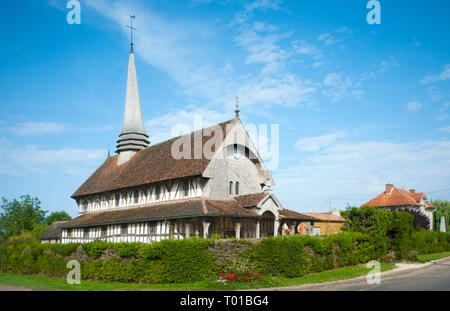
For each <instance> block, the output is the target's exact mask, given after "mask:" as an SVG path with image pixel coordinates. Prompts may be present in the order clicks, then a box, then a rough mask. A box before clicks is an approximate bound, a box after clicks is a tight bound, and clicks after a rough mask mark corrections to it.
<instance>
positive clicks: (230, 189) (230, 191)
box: [228, 181, 233, 195]
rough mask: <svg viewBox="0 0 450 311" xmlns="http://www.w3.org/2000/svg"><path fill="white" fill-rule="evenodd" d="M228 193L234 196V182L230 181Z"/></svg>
mask: <svg viewBox="0 0 450 311" xmlns="http://www.w3.org/2000/svg"><path fill="white" fill-rule="evenodd" d="M228 193H229V195H232V194H233V182H232V181H230V186H229V189H228Z"/></svg>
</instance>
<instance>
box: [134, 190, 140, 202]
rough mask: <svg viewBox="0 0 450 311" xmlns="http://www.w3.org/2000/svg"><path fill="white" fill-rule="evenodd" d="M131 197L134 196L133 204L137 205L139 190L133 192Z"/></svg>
mask: <svg viewBox="0 0 450 311" xmlns="http://www.w3.org/2000/svg"><path fill="white" fill-rule="evenodd" d="M133 196H134V204H138V203H139V190H135V191H134V195H133Z"/></svg>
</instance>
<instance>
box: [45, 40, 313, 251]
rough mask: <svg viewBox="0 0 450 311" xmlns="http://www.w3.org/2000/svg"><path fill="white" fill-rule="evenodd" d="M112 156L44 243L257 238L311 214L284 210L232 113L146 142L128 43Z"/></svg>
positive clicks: (308, 219)
mask: <svg viewBox="0 0 450 311" xmlns="http://www.w3.org/2000/svg"><path fill="white" fill-rule="evenodd" d="M116 152H117V155H116V156H110V157H108V158H107V159H106V161H105V162H104V163H103V164H102V165H101V166H100V167H99V168H98V169H97V170H96V171H95V172H94V173H93V174H92V175H91V176H90V177H89V178H88V179H87V180H86V181H85V182H84V183H83V184H82V185H81V186H80V187H79V188H78V190H76V191H75V193H74V194H73V195H72V198H73V199H74V200H75V201H76V202H77V205H78V214H79V216H78V217H77V218H75V219H73V220H70V221H67V222H58V223H55V224H53V225H52V226H50V228H49V229H48V230H47V231H46V232H44V234H43V235H42V236H41V237H40V239H41V240H42V242H44V243H45V242H51V243H71V242H77V243H87V242H91V241H94V240H104V241H109V242H144V243H151V242H153V241H160V240H163V239H170V238H173V239H183V238H189V237H193V236H198V237H208V236H212V235H215V234H218V235H220V236H221V237H236V238H238V239H239V238H261V237H267V236H276V235H278V234H279V233H281V227H282V226H283V225H285V224H286V225H288V226H289V228H290V234H294V233H296V232H297V226H298V224H299V223H300V222H307V223H311V224H312V223H313V222H314V220H316V219H315V218H314V217H311V216H307V215H304V214H300V213H297V212H295V211H291V210H287V209H284V208H283V206H282V204H281V203H280V201H279V200H278V199H277V198H276V197H275V195H274V194H273V192H272V190H271V187H272V186H273V185H274V181H273V179H272V177H271V175H270V173H269V171H268V169H267V168H266V166H265V164H264V163H263V161H262V159H261V157H260V156H259V154H258V151H257V150H256V148H255V146H254V144H253V143H252V141H251V139H250V137H249V135H248V133H247V131H246V130H245V128H244V125H243V123H242V122H241V120H240V119H239V110H238V108H236V117H235V118H234V119H231V120H229V121H226V122H223V123H220V124H217V125H215V126H211V127H208V128H204V129H201V130H198V131H195V132H192V133H189V134H186V135H182V136H179V137H175V138H172V139H170V140H167V141H165V142H161V143H158V144H155V145H151V144H150V141H149V136H148V135H147V133H146V130H145V127H144V124H143V120H142V111H141V104H140V99H139V90H138V80H137V74H136V68H135V62H134V51H133V45H132V46H131V51H130V55H129V64H128V79H127V91H126V101H125V113H124V120H123V126H122V131H121V133H120V135H119V139H118V140H117V151H116Z"/></svg>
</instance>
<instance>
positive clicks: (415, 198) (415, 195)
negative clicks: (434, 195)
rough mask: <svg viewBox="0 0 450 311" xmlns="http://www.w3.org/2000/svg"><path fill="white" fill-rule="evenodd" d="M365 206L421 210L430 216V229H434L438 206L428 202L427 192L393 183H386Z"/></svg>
mask: <svg viewBox="0 0 450 311" xmlns="http://www.w3.org/2000/svg"><path fill="white" fill-rule="evenodd" d="M363 206H373V207H396V208H409V209H413V210H416V211H420V212H422V214H424V215H425V216H426V217H427V218H428V221H429V223H430V230H433V211H434V209H435V208H436V206H434V205H433V204H431V203H430V202H428V198H427V196H426V194H425V192H416V190H414V189H411V190H409V191H406V190H405V189H401V188H397V187H394V185H392V184H386V188H385V191H384V192H382V193H381V194H380V195H378V196H376V197H375V198H373V199H372V200H370V201H368V202H366V203H364V204H363V205H362V206H361V207H363Z"/></svg>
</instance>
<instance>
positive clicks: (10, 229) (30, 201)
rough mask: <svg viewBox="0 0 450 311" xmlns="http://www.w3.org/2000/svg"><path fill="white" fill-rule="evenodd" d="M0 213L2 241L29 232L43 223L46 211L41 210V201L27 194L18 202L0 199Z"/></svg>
mask: <svg viewBox="0 0 450 311" xmlns="http://www.w3.org/2000/svg"><path fill="white" fill-rule="evenodd" d="M1 209H2V213H0V234H1V236H2V238H3V239H6V238H8V237H10V236H12V235H18V234H20V233H23V232H27V231H28V232H30V231H33V230H34V229H35V227H36V226H37V225H40V224H42V223H43V222H44V219H45V214H47V211H43V210H42V209H41V201H39V199H38V198H32V197H30V196H29V195H28V194H27V195H22V196H21V197H20V200H17V199H14V200H12V201H8V200H7V199H6V198H2V204H1Z"/></svg>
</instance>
